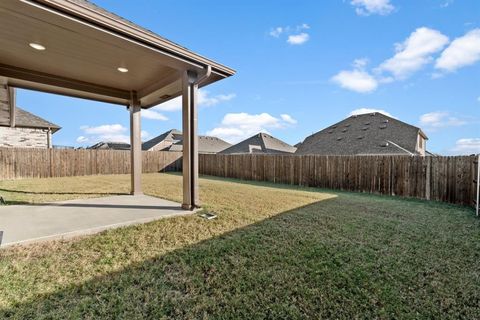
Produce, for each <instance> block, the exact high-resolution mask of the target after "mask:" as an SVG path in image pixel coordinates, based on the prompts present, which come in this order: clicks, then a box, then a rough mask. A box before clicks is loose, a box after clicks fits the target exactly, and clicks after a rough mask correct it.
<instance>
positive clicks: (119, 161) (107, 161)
mask: <svg viewBox="0 0 480 320" xmlns="http://www.w3.org/2000/svg"><path fill="white" fill-rule="evenodd" d="M181 157H182V153H181V152H162V151H156V152H150V151H143V152H142V158H143V161H142V162H143V172H145V173H151V172H163V171H179V170H181V168H182V161H181ZM126 173H130V151H114V150H90V149H87V150H56V149H50V150H48V149H17V148H0V178H1V179H21V178H48V177H71V176H86V175H96V174H126Z"/></svg>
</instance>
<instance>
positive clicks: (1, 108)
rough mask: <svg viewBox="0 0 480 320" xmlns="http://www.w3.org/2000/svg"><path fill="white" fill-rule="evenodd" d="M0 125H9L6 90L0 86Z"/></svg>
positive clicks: (8, 106)
mask: <svg viewBox="0 0 480 320" xmlns="http://www.w3.org/2000/svg"><path fill="white" fill-rule="evenodd" d="M0 125H2V126H8V125H10V105H9V103H8V89H7V87H6V86H3V85H0Z"/></svg>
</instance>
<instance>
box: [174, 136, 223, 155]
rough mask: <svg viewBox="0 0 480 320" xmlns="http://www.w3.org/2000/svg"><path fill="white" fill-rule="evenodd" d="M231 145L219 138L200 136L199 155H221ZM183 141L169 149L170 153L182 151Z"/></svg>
mask: <svg viewBox="0 0 480 320" xmlns="http://www.w3.org/2000/svg"><path fill="white" fill-rule="evenodd" d="M230 146H231V144H230V143H228V142H226V141H224V140H222V139H220V138H217V137H211V136H198V152H199V153H219V152H221V151H223V150H225V149H227V148H228V147H230ZM182 150H183V141H178V142H176V143H174V144H172V145H171V146H170V148H168V151H182Z"/></svg>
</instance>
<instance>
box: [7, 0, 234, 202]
mask: <svg viewBox="0 0 480 320" xmlns="http://www.w3.org/2000/svg"><path fill="white" fill-rule="evenodd" d="M234 73H235V71H234V70H232V69H231V68H228V67H226V66H224V65H221V64H219V63H217V62H215V61H212V60H210V59H208V58H205V57H203V56H200V55H198V54H196V53H194V52H192V51H189V50H188V49H186V48H184V47H182V46H179V45H177V44H175V43H173V42H171V41H169V40H167V39H165V38H162V37H160V36H158V35H157V34H155V33H153V32H151V31H148V30H146V29H144V28H141V27H139V26H138V25H135V24H133V23H131V22H129V21H127V20H125V19H123V18H121V17H119V16H116V15H114V14H112V13H110V12H108V11H106V10H104V9H102V8H100V7H97V6H95V5H93V4H92V3H90V2H88V1H85V0H3V1H1V2H0V85H2V86H6V87H8V88H10V90H9V92H10V93H9V95H8V97H6V98H5V99H3V100H4V103H7V104H8V106H9V113H8V114H5V115H2V116H5V117H8V118H9V119H10V125H11V126H12V127H14V126H15V94H14V88H25V89H31V90H38V91H43V92H48V93H54V94H61V95H67V96H72V97H79V98H85V99H90V100H96V101H102V102H106V103H112V104H117V105H121V106H126V107H127V110H128V111H129V115H130V141H131V168H132V170H131V194H132V195H141V194H142V184H141V172H142V154H141V111H142V109H147V108H150V107H152V106H155V105H158V104H161V103H163V102H166V101H168V100H170V99H173V98H175V97H178V96H182V101H183V102H182V129H183V201H182V208H183V209H186V210H193V209H195V208H197V207H199V205H200V200H199V197H198V195H199V193H198V152H197V150H198V141H197V140H198V139H197V122H198V109H197V91H198V88H199V87H202V86H206V85H209V84H211V83H214V82H216V81H219V80H221V79H224V78H227V77H229V76H232V75H233V74H234ZM5 100H6V101H5ZM62 112H64V113H65V116H66V117H68V110H67V109H65V110H62ZM139 199H141V198H139Z"/></svg>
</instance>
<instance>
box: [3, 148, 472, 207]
mask: <svg viewBox="0 0 480 320" xmlns="http://www.w3.org/2000/svg"><path fill="white" fill-rule="evenodd" d="M142 158H143V172H145V173H153V172H164V171H181V170H182V161H181V159H182V153H181V152H165V151H163V152H162V151H143V152H142ZM476 159H477V158H476V157H474V156H462V157H408V156H313V155H306V156H296V155H250V154H248V155H218V154H217V155H215V154H200V155H199V171H200V173H201V174H205V175H212V176H218V177H228V178H238V179H244V180H256V181H269V182H276V183H286V184H294V185H299V186H310V187H320V188H327V189H338V190H349V191H359V192H370V193H378V194H387V195H398V196H404V197H413V198H419V199H431V200H437V201H443V202H449V203H455V204H462V205H469V206H471V205H474V202H475V200H476V197H477V196H476V193H477V185H476V180H477V161H476ZM127 173H130V152H129V151H112V150H55V149H51V150H47V149H16V148H0V179H20V178H48V177H67V176H85V175H96V174H127Z"/></svg>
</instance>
